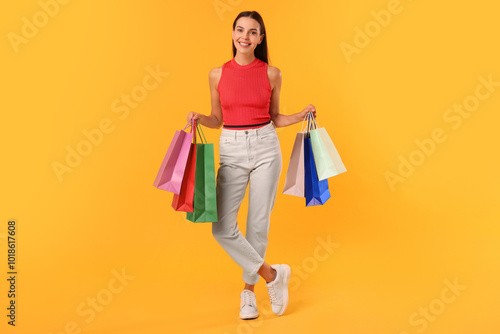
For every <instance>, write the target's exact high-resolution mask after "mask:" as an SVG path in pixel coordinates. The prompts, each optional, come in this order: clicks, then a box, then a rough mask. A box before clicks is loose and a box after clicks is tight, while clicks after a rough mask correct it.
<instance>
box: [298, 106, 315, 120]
mask: <svg viewBox="0 0 500 334" xmlns="http://www.w3.org/2000/svg"><path fill="white" fill-rule="evenodd" d="M309 112H312V114H313V116H314V118H316V107H314V106H313V105H312V104H310V105H308V106H307V107H305V109H304V110H302V111H301V112H300V116H301V117H302V118H304V117H306V115H307V113H309Z"/></svg>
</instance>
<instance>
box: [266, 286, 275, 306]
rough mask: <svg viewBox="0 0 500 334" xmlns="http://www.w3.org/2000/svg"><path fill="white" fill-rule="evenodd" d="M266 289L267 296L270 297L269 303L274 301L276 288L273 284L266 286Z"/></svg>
mask: <svg viewBox="0 0 500 334" xmlns="http://www.w3.org/2000/svg"><path fill="white" fill-rule="evenodd" d="M267 291H268V292H269V297H270V298H271V303H275V302H276V300H277V297H276V290H275V289H274V286H268V287H267Z"/></svg>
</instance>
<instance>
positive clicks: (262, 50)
mask: <svg viewBox="0 0 500 334" xmlns="http://www.w3.org/2000/svg"><path fill="white" fill-rule="evenodd" d="M240 17H250V18H252V19H254V20H256V21H257V22H258V23H259V24H260V34H261V35H262V34H264V38H263V39H262V42H261V43H260V44H258V45H257V47H256V48H255V50H254V54H255V57H256V58H259V59H260V60H262V61H263V62H266V63H268V64H269V62H268V57H269V56H268V52H267V34H266V26H265V25H264V20H262V16H260V14H259V13H258V12H256V11H254V10H252V11H245V12H241V13H239V14H238V16H236V18H235V19H234V22H233V31H234V28H235V27H236V21H238V19H239V18H240ZM231 46H232V47H233V57H234V56H236V47H235V46H234V42H233V41H232V40H231Z"/></svg>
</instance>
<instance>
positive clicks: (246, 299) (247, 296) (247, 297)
mask: <svg viewBox="0 0 500 334" xmlns="http://www.w3.org/2000/svg"><path fill="white" fill-rule="evenodd" d="M243 301H244V303H245V305H249V306H252V307H253V304H252V294H251V293H250V291H243Z"/></svg>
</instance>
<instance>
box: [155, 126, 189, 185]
mask: <svg viewBox="0 0 500 334" xmlns="http://www.w3.org/2000/svg"><path fill="white" fill-rule="evenodd" d="M187 127H188V125H186V127H184V129H182V130H180V131H176V132H175V134H174V138H173V139H172V141H171V142H170V145H169V147H168V150H167V153H166V154H165V157H164V158H163V162H162V163H161V166H160V170H159V171H158V174H157V175H156V179H155V181H154V183H153V185H154V186H155V187H156V188H158V189H162V190H165V191H169V192H172V193H174V194H179V192H180V190H181V184H182V178H183V177H184V171H185V169H186V163H187V159H188V156H189V150H190V146H191V140H192V138H193V133H192V132H189V133H188V132H185V131H184V130H185V129H186V128H187Z"/></svg>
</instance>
